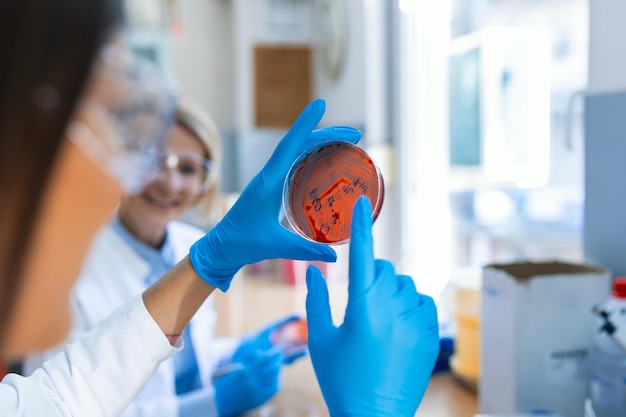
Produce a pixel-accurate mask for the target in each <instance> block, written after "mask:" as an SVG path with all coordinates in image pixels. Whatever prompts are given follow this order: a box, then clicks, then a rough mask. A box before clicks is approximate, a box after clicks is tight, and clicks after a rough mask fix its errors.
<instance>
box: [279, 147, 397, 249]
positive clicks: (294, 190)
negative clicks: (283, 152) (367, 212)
mask: <svg viewBox="0 0 626 417" xmlns="http://www.w3.org/2000/svg"><path fill="white" fill-rule="evenodd" d="M363 195H364V196H367V197H368V198H369V200H370V202H371V204H372V221H375V220H376V218H377V217H378V215H379V213H380V210H381V208H382V205H383V200H384V195H385V187H384V182H383V177H382V175H381V172H380V169H379V168H378V165H377V164H376V163H375V162H374V160H372V158H371V157H370V156H369V155H368V154H367V153H366V152H365V151H364V150H363V149H361V148H359V147H358V146H356V145H354V144H352V143H350V142H346V141H327V142H322V143H320V144H318V145H317V146H316V147H314V148H311V149H308V150H307V151H305V152H303V153H302V155H300V156H299V157H298V159H297V160H296V161H295V162H294V164H293V165H292V167H291V169H290V170H289V173H288V174H287V177H286V178H285V183H284V185H283V214H284V217H285V218H286V220H287V222H288V224H287V225H286V226H287V227H288V228H290V229H291V230H293V231H295V232H296V233H298V234H300V235H301V236H303V237H305V238H306V239H309V240H312V241H315V242H321V243H328V244H343V243H347V242H349V241H350V233H351V225H352V210H353V208H354V204H355V203H356V200H357V199H358V198H359V197H361V196H363ZM283 223H284V222H283Z"/></svg>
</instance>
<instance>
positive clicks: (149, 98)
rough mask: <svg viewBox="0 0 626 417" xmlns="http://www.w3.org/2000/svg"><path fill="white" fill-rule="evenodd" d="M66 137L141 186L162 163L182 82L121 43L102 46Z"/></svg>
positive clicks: (129, 188)
mask: <svg viewBox="0 0 626 417" xmlns="http://www.w3.org/2000/svg"><path fill="white" fill-rule="evenodd" d="M92 78H93V80H92V84H91V85H90V88H89V90H88V92H87V94H86V95H85V98H84V99H83V102H82V103H81V105H80V107H79V111H78V114H77V116H76V117H75V119H74V120H73V122H72V123H71V124H70V126H69V128H68V133H67V135H68V137H69V138H70V140H72V142H74V143H75V144H76V145H77V146H79V147H80V148H81V149H82V150H83V151H84V152H85V153H87V154H88V155H89V156H90V157H92V159H94V160H95V161H96V162H98V163H99V164H100V165H104V168H105V169H106V170H107V171H108V172H109V173H110V174H111V175H112V176H113V177H115V178H116V179H118V180H119V181H120V183H121V184H122V186H123V188H124V190H125V192H128V193H133V192H137V191H139V190H140V189H141V188H142V187H143V186H144V185H145V184H146V183H147V182H149V181H150V180H151V179H153V178H155V176H156V175H157V174H158V172H159V169H160V167H161V164H160V158H161V155H162V151H163V147H164V140H165V136H166V134H167V131H168V128H169V126H170V125H171V123H172V120H173V115H174V110H175V109H174V107H175V103H176V97H177V95H178V86H177V84H176V82H175V81H174V80H173V79H171V78H170V77H168V76H167V75H166V74H165V73H163V72H162V71H160V70H158V69H157V68H156V67H154V66H153V65H152V64H151V63H150V62H148V61H145V60H141V59H139V58H138V57H135V56H133V55H132V54H131V53H130V51H128V50H127V49H126V48H124V47H123V46H122V45H120V44H117V43H111V44H108V45H106V46H105V47H104V49H103V50H102V52H101V54H100V56H99V59H98V61H97V66H96V69H95V72H94V76H93V77H92Z"/></svg>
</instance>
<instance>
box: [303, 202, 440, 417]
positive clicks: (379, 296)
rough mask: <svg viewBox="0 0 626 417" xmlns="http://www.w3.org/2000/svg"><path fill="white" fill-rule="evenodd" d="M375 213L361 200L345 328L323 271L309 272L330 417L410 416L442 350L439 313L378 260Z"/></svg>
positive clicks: (312, 340)
mask: <svg viewBox="0 0 626 417" xmlns="http://www.w3.org/2000/svg"><path fill="white" fill-rule="evenodd" d="M371 216H372V214H371V206H370V203H369V200H368V199H367V198H365V197H362V198H359V200H357V203H356V205H355V209H354V217H353V219H352V236H351V241H350V282H349V286H348V306H347V308H346V314H345V318H344V322H343V324H342V325H341V326H339V327H336V326H334V325H333V322H332V317H331V311H330V305H329V302H328V288H327V286H326V282H325V281H324V279H323V277H322V275H321V273H320V271H319V269H317V268H315V267H313V266H311V267H309V269H308V270H307V286H308V291H309V292H308V295H307V301H306V307H307V320H308V324H309V353H310V355H311V361H312V362H313V368H314V369H315V374H316V376H317V379H318V381H319V384H320V388H321V390H322V393H323V395H324V400H325V401H326V404H327V406H328V409H329V411H330V415H331V416H333V417H342V416H351V417H353V416H377V417H384V416H389V417H402V416H407V417H408V416H411V417H412V416H414V415H415V411H416V410H417V406H418V405H419V403H420V401H421V399H422V396H423V394H424V392H425V391H426V387H427V385H428V381H429V378H430V376H431V374H432V370H433V367H434V364H435V361H436V359H437V354H438V352H439V329H438V323H437V311H436V308H435V304H434V303H433V300H432V298H430V297H428V296H425V295H422V294H419V293H418V292H417V291H416V290H415V286H414V284H413V281H412V280H411V278H410V277H407V276H403V275H396V274H395V271H394V268H393V266H392V264H391V263H389V262H388V261H383V260H376V261H374V251H373V247H372V243H373V242H372V232H371V227H372V220H371Z"/></svg>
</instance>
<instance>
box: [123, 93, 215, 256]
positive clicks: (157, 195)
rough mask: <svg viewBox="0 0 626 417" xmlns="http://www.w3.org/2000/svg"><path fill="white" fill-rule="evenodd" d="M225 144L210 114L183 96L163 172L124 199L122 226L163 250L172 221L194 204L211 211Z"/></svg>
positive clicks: (166, 144) (208, 211)
mask: <svg viewBox="0 0 626 417" xmlns="http://www.w3.org/2000/svg"><path fill="white" fill-rule="evenodd" d="M220 145H221V142H220V138H219V133H218V131H217V128H216V127H215V125H214V123H213V122H212V121H211V119H210V118H209V117H208V116H206V115H205V114H203V112H202V111H201V110H200V109H198V108H197V107H196V106H195V105H194V104H192V103H191V102H190V101H189V100H182V101H181V103H180V104H179V106H178V111H177V116H176V123H175V124H173V125H172V127H171V128H170V130H169V132H168V134H167V137H166V141H165V152H164V153H163V154H162V156H161V158H160V163H161V169H160V171H159V173H158V174H157V175H156V177H155V178H154V180H153V181H151V182H150V183H149V184H148V185H147V186H145V187H144V188H143V189H142V190H140V191H139V192H138V193H135V194H126V195H125V196H124V197H123V198H122V202H121V204H120V208H119V219H120V221H121V223H122V225H123V226H124V227H125V228H126V229H127V230H128V231H129V232H130V233H131V234H132V235H133V236H134V237H136V238H137V239H139V240H140V241H142V242H144V243H146V244H148V245H150V246H151V247H153V248H157V249H158V248H160V247H161V245H162V244H163V241H164V239H165V235H166V228H167V225H168V224H169V223H170V222H172V221H175V220H178V219H180V218H181V217H182V216H183V215H184V214H185V212H187V211H188V210H189V209H191V208H198V209H200V211H201V212H204V213H205V214H207V215H208V214H209V213H210V211H211V207H212V205H213V202H214V200H215V198H216V197H217V195H218V194H219V175H218V172H219V166H220V162H221V146H220ZM198 206H200V207H198Z"/></svg>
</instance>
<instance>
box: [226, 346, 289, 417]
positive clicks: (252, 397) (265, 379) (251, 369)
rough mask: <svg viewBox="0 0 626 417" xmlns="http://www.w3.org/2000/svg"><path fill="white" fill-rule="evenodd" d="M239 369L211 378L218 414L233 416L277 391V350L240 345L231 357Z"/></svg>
mask: <svg viewBox="0 0 626 417" xmlns="http://www.w3.org/2000/svg"><path fill="white" fill-rule="evenodd" d="M232 361H233V363H238V364H240V365H241V369H238V370H236V371H234V372H230V373H228V374H226V375H223V376H221V377H220V378H218V379H217V380H216V381H215V402H216V404H217V411H218V413H219V415H220V417H234V416H237V415H240V414H243V413H245V412H247V411H250V410H253V409H255V408H257V407H259V406H260V405H262V404H264V403H266V402H267V401H269V400H270V399H271V398H272V397H273V396H274V395H275V394H276V392H278V388H279V382H280V380H279V377H280V366H281V352H280V351H279V350H278V349H274V350H269V351H261V350H258V349H257V348H256V347H255V345H254V344H243V345H241V346H240V347H239V348H238V349H237V351H236V352H235V354H234V355H233V358H232Z"/></svg>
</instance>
